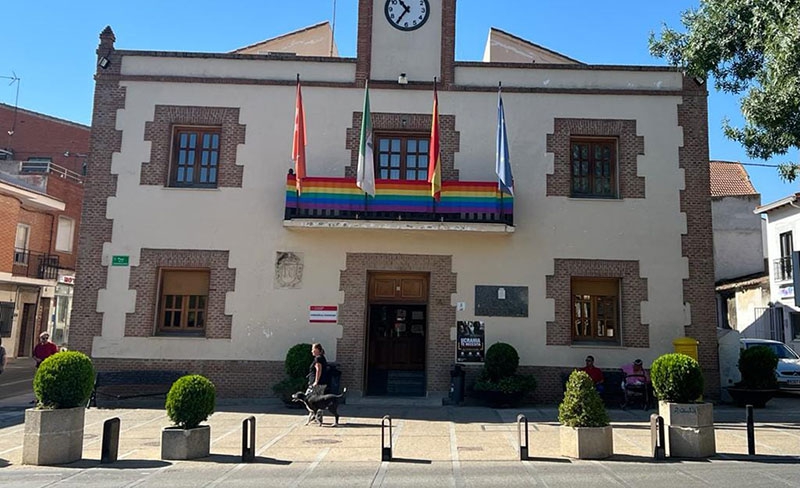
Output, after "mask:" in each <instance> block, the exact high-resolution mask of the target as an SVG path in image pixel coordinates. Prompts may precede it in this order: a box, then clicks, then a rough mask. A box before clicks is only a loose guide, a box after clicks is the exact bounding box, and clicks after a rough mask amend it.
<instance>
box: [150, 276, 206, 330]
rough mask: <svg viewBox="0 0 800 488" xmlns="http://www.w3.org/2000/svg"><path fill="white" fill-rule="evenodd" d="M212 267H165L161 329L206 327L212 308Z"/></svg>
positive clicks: (162, 283)
mask: <svg viewBox="0 0 800 488" xmlns="http://www.w3.org/2000/svg"><path fill="white" fill-rule="evenodd" d="M208 283H209V271H208V270H162V271H161V293H160V296H159V307H158V310H159V313H158V331H159V332H166V333H169V332H177V333H197V334H202V333H203V332H204V331H205V326H206V316H207V311H208Z"/></svg>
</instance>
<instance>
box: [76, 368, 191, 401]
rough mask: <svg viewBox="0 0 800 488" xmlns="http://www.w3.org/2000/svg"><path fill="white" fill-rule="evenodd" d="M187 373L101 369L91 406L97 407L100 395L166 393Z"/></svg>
mask: <svg viewBox="0 0 800 488" xmlns="http://www.w3.org/2000/svg"><path fill="white" fill-rule="evenodd" d="M186 374H187V373H186V372H185V371H162V370H136V371H99V372H98V373H97V375H96V376H95V379H94V389H93V390H92V396H91V397H90V398H89V407H97V397H98V396H104V397H109V398H114V399H116V400H125V399H128V398H139V397H150V396H158V395H166V394H167V393H168V392H169V389H170V388H171V387H172V384H173V383H175V380H177V379H178V378H180V377H181V376H185V375H186Z"/></svg>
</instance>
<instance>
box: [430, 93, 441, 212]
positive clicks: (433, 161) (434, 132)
mask: <svg viewBox="0 0 800 488" xmlns="http://www.w3.org/2000/svg"><path fill="white" fill-rule="evenodd" d="M428 148H429V151H430V153H429V154H428V183H430V184H431V196H432V197H433V199H434V200H436V201H437V202H438V201H439V198H440V197H441V194H442V155H441V151H440V150H439V96H438V94H437V93H436V78H434V79H433V119H432V120H431V143H430V146H429V147H428Z"/></svg>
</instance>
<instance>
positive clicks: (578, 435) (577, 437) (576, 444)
mask: <svg viewBox="0 0 800 488" xmlns="http://www.w3.org/2000/svg"><path fill="white" fill-rule="evenodd" d="M560 438H561V439H560V440H561V455H562V456H567V457H571V458H576V459H604V458H607V457H609V456H611V455H613V454H614V433H613V431H612V430H611V426H610V425H607V426H605V427H567V426H566V425H562V426H561V429H560Z"/></svg>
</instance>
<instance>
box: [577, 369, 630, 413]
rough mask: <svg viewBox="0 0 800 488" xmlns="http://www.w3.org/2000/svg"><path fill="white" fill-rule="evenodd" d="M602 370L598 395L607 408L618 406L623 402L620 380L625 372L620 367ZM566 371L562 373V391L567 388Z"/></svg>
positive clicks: (623, 393) (623, 395)
mask: <svg viewBox="0 0 800 488" xmlns="http://www.w3.org/2000/svg"><path fill="white" fill-rule="evenodd" d="M600 370H601V371H602V372H603V393H602V394H601V395H600V397H601V398H602V399H603V403H604V404H605V405H606V407H609V408H620V406H621V405H623V404H624V403H625V392H624V391H623V390H622V380H623V379H625V372H624V371H622V369H620V368H600ZM571 373H572V371H570V372H568V373H566V372H565V373H562V375H561V386H562V391H566V389H567V380H569V375H570V374H571Z"/></svg>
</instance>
